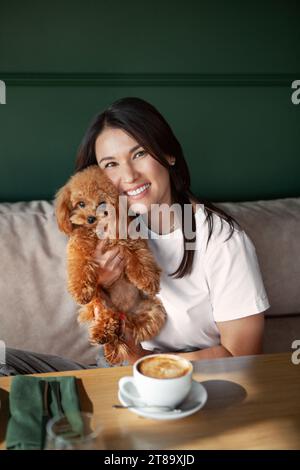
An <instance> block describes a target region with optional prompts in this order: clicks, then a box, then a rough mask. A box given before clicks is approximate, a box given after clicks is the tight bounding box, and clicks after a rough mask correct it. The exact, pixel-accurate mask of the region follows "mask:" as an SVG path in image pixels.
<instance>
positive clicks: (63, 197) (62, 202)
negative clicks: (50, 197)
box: [54, 185, 73, 235]
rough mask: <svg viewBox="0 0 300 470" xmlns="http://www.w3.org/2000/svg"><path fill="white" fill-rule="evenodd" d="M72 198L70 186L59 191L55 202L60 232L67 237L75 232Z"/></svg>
mask: <svg viewBox="0 0 300 470" xmlns="http://www.w3.org/2000/svg"><path fill="white" fill-rule="evenodd" d="M70 196H71V191H70V189H69V187H68V185H65V186H63V187H62V188H61V189H59V190H58V191H57V193H56V195H55V201H54V205H55V215H56V220H57V224H58V227H59V230H61V231H62V232H65V233H66V234H67V235H69V234H70V233H71V232H72V230H73V226H72V223H71V221H70V211H71V203H70Z"/></svg>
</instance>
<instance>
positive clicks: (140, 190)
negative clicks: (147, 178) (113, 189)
mask: <svg viewBox="0 0 300 470" xmlns="http://www.w3.org/2000/svg"><path fill="white" fill-rule="evenodd" d="M150 186H151V185H150V184H149V183H148V184H145V185H144V186H141V187H140V188H138V189H137V190H136V191H127V193H126V194H128V195H129V196H137V195H138V194H141V193H143V192H144V191H146V189H148V188H149V187H150Z"/></svg>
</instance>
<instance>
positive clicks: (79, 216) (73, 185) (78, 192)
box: [55, 165, 118, 234]
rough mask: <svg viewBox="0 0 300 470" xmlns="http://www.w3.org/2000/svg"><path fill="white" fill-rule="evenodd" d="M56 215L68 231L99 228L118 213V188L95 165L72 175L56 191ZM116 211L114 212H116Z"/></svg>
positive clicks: (66, 231)
mask: <svg viewBox="0 0 300 470" xmlns="http://www.w3.org/2000/svg"><path fill="white" fill-rule="evenodd" d="M55 202H56V216H57V221H58V226H59V228H60V229H61V230H62V231H64V232H65V233H67V234H69V233H71V232H72V230H73V229H74V228H75V227H78V226H81V227H85V228H89V229H93V230H94V231H95V232H96V227H97V225H98V224H100V225H99V226H101V227H105V226H106V225H107V223H108V221H109V220H111V217H112V211H113V212H114V214H116V211H117V207H118V192H117V190H116V188H115V187H114V185H113V184H112V183H111V181H110V180H109V179H108V178H107V177H106V176H105V175H104V174H103V172H102V170H100V168H99V167H98V166H96V165H93V166H91V167H88V168H86V169H85V170H83V171H81V172H79V173H76V174H75V175H73V176H72V177H71V179H70V180H69V181H68V183H67V184H66V185H65V186H64V187H63V188H61V189H60V190H59V191H58V193H57V195H56V201H55ZM114 214H113V215H114Z"/></svg>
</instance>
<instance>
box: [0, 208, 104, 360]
mask: <svg viewBox="0 0 300 470" xmlns="http://www.w3.org/2000/svg"><path fill="white" fill-rule="evenodd" d="M66 243H67V238H66V236H65V235H63V234H62V233H60V232H59V230H58V229H57V226H56V220H55V215H54V210H53V204H52V203H51V202H47V201H32V202H18V203H2V204H0V253H1V277H0V299H1V309H0V339H2V340H4V341H5V343H6V345H7V346H9V347H14V348H19V349H27V350H31V351H35V352H41V353H47V354H57V355H62V356H66V357H69V358H72V359H74V360H77V361H78V362H81V363H83V364H89V363H95V355H96V352H97V350H98V348H97V347H92V346H90V345H89V343H88V334H87V329H86V327H85V326H82V325H79V324H78V323H77V309H78V307H77V306H76V304H75V303H74V302H73V300H72V298H71V296H70V295H69V294H68V292H67V290H66V264H65V263H66V254H65V251H66Z"/></svg>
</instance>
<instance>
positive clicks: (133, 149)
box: [98, 145, 141, 165]
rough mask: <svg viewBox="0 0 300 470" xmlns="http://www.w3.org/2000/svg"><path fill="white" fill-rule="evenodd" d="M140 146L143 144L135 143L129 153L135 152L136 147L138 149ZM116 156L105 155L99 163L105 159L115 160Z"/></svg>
mask: <svg viewBox="0 0 300 470" xmlns="http://www.w3.org/2000/svg"><path fill="white" fill-rule="evenodd" d="M139 147H141V145H135V146H134V147H132V149H130V150H129V152H128V153H132V152H134V151H135V150H136V149H138V148H139ZM114 158H115V157H103V158H101V160H100V161H99V163H98V165H99V164H100V163H101V162H103V161H104V160H113V159H114Z"/></svg>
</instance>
